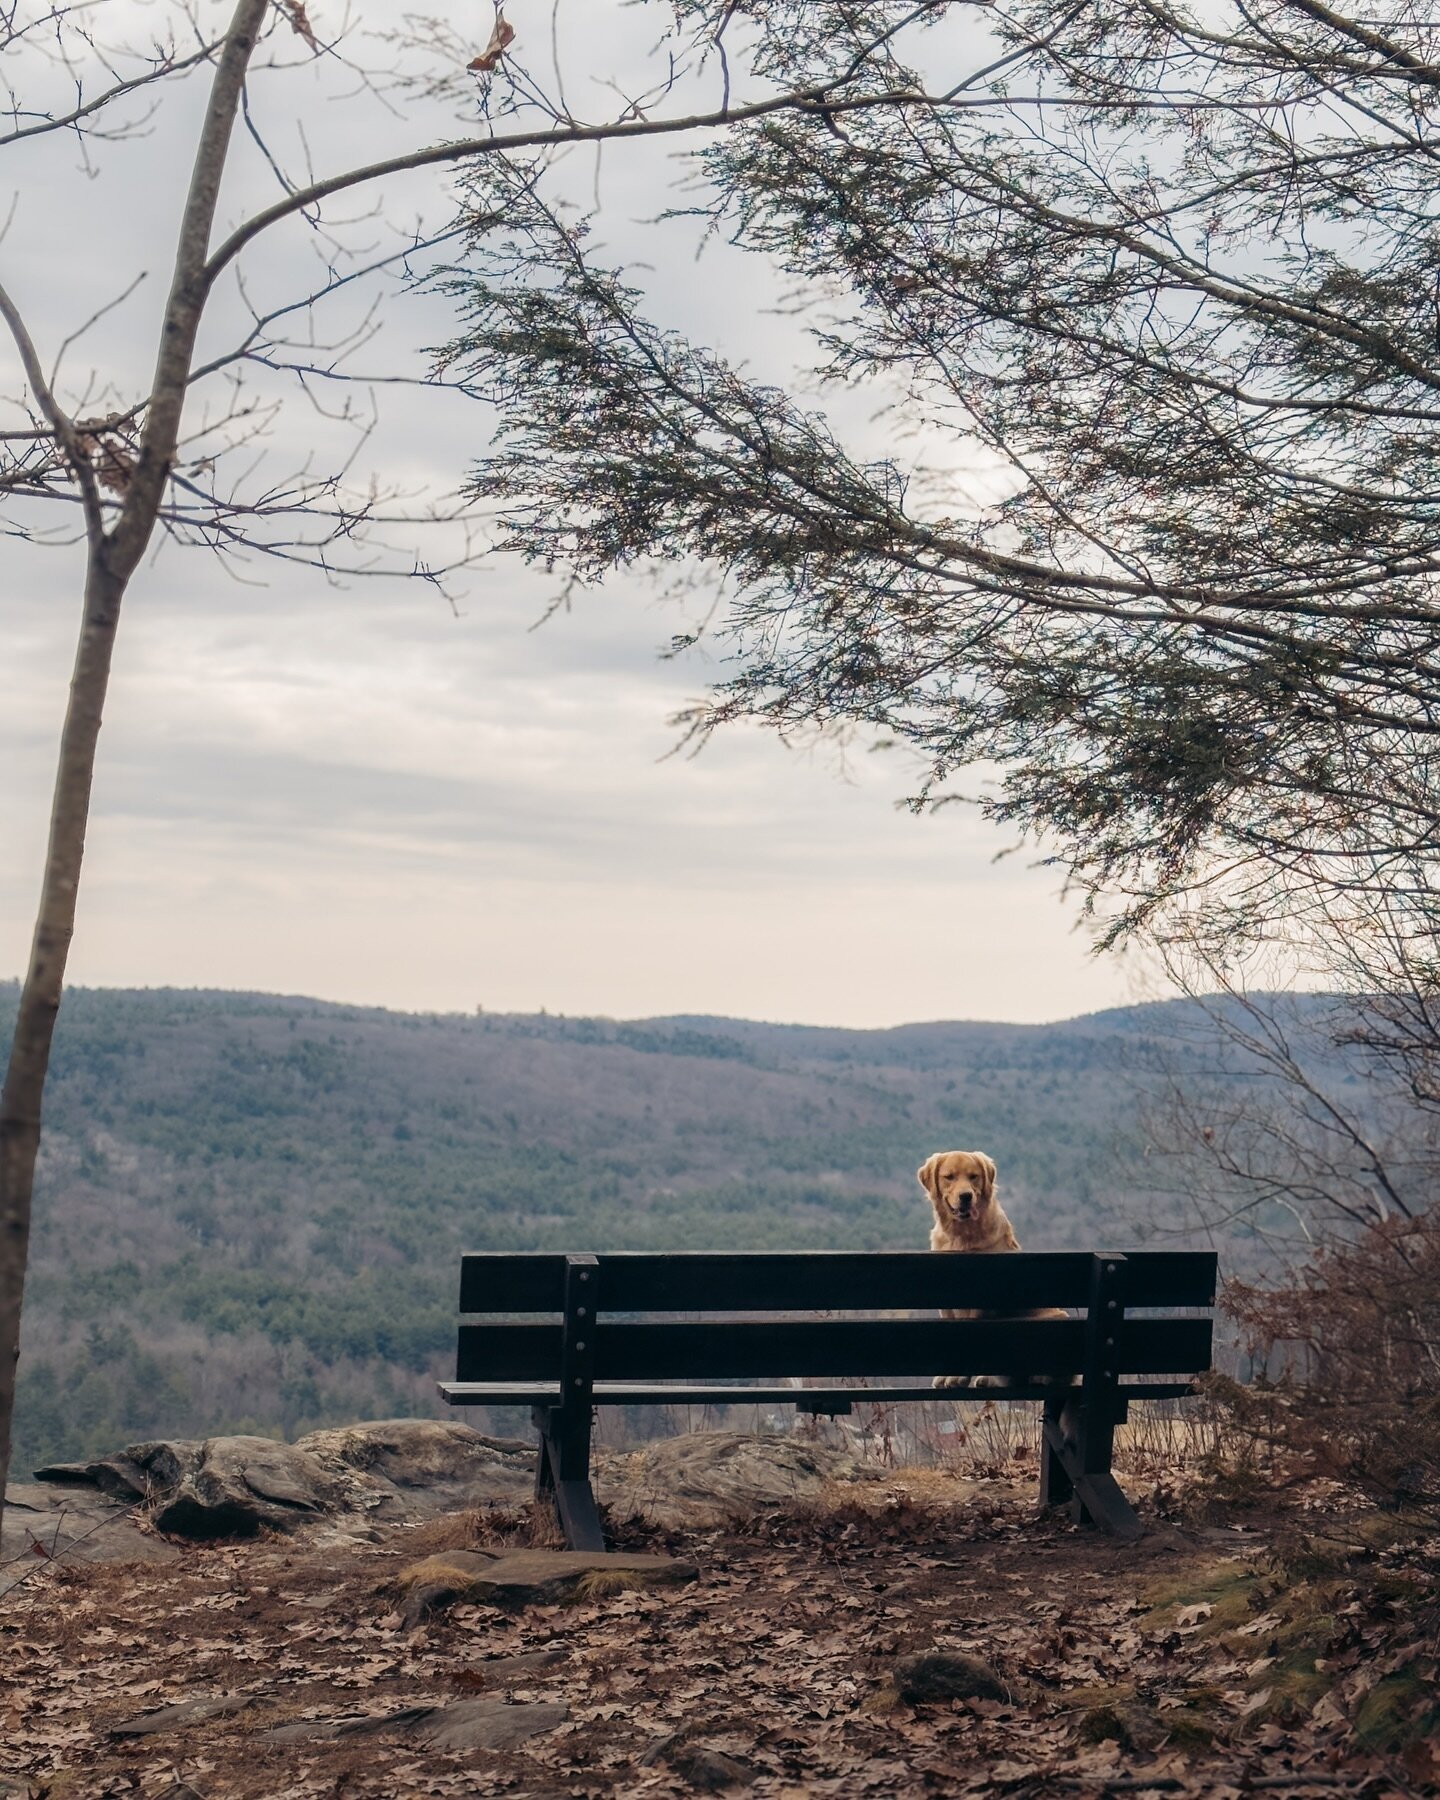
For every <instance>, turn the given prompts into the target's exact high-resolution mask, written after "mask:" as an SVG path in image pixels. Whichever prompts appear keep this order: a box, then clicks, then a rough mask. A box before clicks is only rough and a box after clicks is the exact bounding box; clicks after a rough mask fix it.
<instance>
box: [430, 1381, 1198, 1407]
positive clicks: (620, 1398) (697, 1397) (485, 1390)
mask: <svg viewBox="0 0 1440 1800" xmlns="http://www.w3.org/2000/svg"><path fill="white" fill-rule="evenodd" d="M437 1385H438V1387H439V1389H440V1393H441V1395H442V1396H443V1397H444V1399H446V1400H447V1401H448V1402H449V1403H450V1405H451V1406H547V1405H549V1406H558V1405H559V1403H560V1388H559V1385H558V1383H556V1382H553V1381H510V1382H489V1381H442V1382H439V1383H437ZM1054 1392H1055V1390H1054V1388H1053V1387H1050V1388H1045V1387H1040V1386H1036V1385H1033V1384H1029V1385H1023V1386H1017V1387H1013V1388H1006V1389H1004V1391H1003V1392H1000V1391H998V1390H997V1389H995V1388H930V1387H897V1386H886V1385H883V1384H881V1385H877V1386H874V1387H845V1388H838V1387H819V1388H796V1387H772V1386H768V1385H767V1386H763V1387H758V1386H757V1387H734V1386H725V1385H722V1384H720V1383H716V1382H698V1383H692V1382H674V1383H670V1384H665V1383H650V1384H648V1385H647V1384H645V1383H639V1382H620V1381H604V1382H597V1383H596V1384H595V1387H594V1389H593V1390H592V1394H591V1398H592V1399H593V1401H594V1403H595V1405H597V1406H804V1407H806V1408H819V1409H820V1410H823V1408H822V1407H821V1406H820V1403H822V1402H826V1401H854V1402H855V1404H856V1405H861V1404H870V1405H876V1404H886V1405H889V1404H892V1403H895V1402H905V1403H907V1404H908V1403H914V1402H919V1403H921V1404H928V1403H929V1402H931V1401H936V1402H939V1403H941V1404H943V1403H946V1402H952V1401H956V1400H961V1401H967V1402H971V1403H973V1404H976V1405H981V1404H983V1403H984V1402H985V1401H987V1400H999V1399H1003V1400H1044V1399H1049V1398H1051V1397H1052V1396H1053V1394H1054ZM1194 1392H1195V1383H1194V1382H1193V1381H1149V1380H1144V1379H1142V1380H1139V1381H1135V1382H1126V1383H1123V1384H1122V1385H1121V1388H1120V1393H1121V1396H1122V1398H1124V1399H1126V1400H1179V1399H1183V1398H1184V1397H1186V1396H1187V1395H1190V1394H1193V1393H1194Z"/></svg>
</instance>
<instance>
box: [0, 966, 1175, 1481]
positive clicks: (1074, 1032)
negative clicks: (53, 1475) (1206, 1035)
mask: <svg viewBox="0 0 1440 1800" xmlns="http://www.w3.org/2000/svg"><path fill="white" fill-rule="evenodd" d="M14 1001H15V990H14V988H13V986H9V987H0V1028H3V1027H4V1025H5V1023H6V1015H7V1013H9V1012H13V1007H14ZM1154 1010H1155V1009H1148V1008H1141V1009H1138V1010H1132V1011H1128V1012H1122V1013H1113V1014H1105V1015H1100V1016H1097V1017H1094V1018H1091V1019H1084V1020H1078V1021H1073V1022H1071V1023H1069V1024H1065V1025H1059V1026H1039V1027H1031V1026H1013V1025H986V1024H940V1025H915V1026H906V1027H902V1028H900V1029H897V1030H893V1031H872V1032H858V1031H840V1030H826V1029H808V1028H799V1027H780V1026H767V1025H756V1024H750V1023H745V1022H741V1021H729V1020H716V1019H702V1018H684V1019H662V1020H651V1021H646V1022H643V1023H636V1024H626V1023H617V1022H614V1021H610V1020H594V1019H562V1018H547V1017H543V1016H542V1017H464V1016H433V1015H432V1016H411V1015H405V1014H397V1013H386V1012H381V1011H376V1010H368V1009H360V1008H349V1007H338V1006H331V1005H324V1004H320V1003H317V1002H313V1001H307V1000H297V999H281V998H273V997H268V996H261V995H244V994H215V993H194V992H170V991H153V992H139V993H129V992H110V991H86V990H75V991H72V992H71V993H70V994H69V995H68V996H67V999H66V1005H65V1009H64V1012H63V1015H62V1022H61V1026H60V1030H59V1035H58V1039H57V1050H56V1058H55V1063H54V1068H53V1075H52V1081H51V1087H50V1093H49V1103H48V1114H47V1125H46V1135H45V1143H44V1148H43V1151H42V1165H41V1176H40V1189H39V1205H38V1218H37V1228H36V1240H35V1245H34V1255H33V1262H32V1276H31V1282H30V1288H29V1297H28V1302H27V1317H26V1328H25V1345H24V1357H23V1372H22V1403H21V1420H20V1427H19V1449H20V1459H19V1464H18V1466H20V1467H24V1466H25V1465H26V1463H27V1462H33V1461H34V1460H35V1459H36V1458H38V1457H44V1456H54V1455H59V1454H62V1453H63V1454H77V1453H79V1452H80V1451H82V1450H85V1449H88V1448H91V1447H96V1446H98V1445H100V1444H101V1443H106V1444H108V1443H111V1442H113V1441H114V1440H115V1439H116V1438H117V1437H122V1438H123V1437H126V1436H129V1437H134V1436H137V1435H144V1434H145V1433H147V1432H160V1431H164V1432H167V1433H171V1434H173V1433H177V1432H184V1431H193V1432H209V1431H215V1430H220V1429H222V1428H225V1429H233V1428H236V1427H242V1426H246V1425H249V1426H253V1427H255V1428H260V1429H267V1430H268V1429H277V1428H279V1429H283V1430H285V1431H287V1432H295V1431H298V1430H302V1429H305V1428H307V1427H310V1426H313V1425H316V1424H319V1423H322V1422H327V1421H330V1420H334V1419H338V1418H344V1417H354V1416H357V1415H360V1414H369V1415H375V1414H378V1413H387V1412H414V1411H431V1410H435V1409H436V1403H435V1401H434V1398H433V1387H432V1382H433V1377H434V1375H435V1374H436V1373H437V1372H439V1371H440V1370H442V1369H443V1368H444V1366H445V1363H446V1361H447V1359H448V1357H449V1355H450V1352H451V1347H452V1345H453V1336H454V1317H455V1315H454V1304H455V1293H456V1276H457V1270H456V1262H457V1258H458V1256H459V1254H460V1252H461V1251H462V1250H463V1249H512V1248H513V1249H520V1248H527V1249H528V1248H541V1249H543V1248H552V1249H562V1248H563V1249H572V1250H574V1249H605V1248H673V1249H716V1248H746V1249H762V1248H782V1247H797V1246H803V1245H811V1244H815V1245H824V1246H830V1247H846V1246H853V1247H857V1248H880V1247H887V1248H903V1247H907V1246H912V1247H917V1248H918V1247H920V1246H923V1244H924V1242H925V1235H926V1230H927V1212H926V1208H925V1205H924V1202H923V1199H922V1197H921V1195H920V1193H919V1190H918V1188H917V1186H916V1183H915V1178H914V1171H915V1168H916V1166H917V1165H918V1164H919V1163H920V1162H921V1161H922V1160H923V1159H924V1157H925V1156H926V1155H927V1154H928V1153H929V1152H930V1151H932V1150H934V1149H937V1148H943V1147H949V1146H965V1147H977V1148H983V1149H986V1150H988V1151H989V1152H990V1153H991V1154H992V1155H993V1156H994V1157H995V1158H996V1160H997V1162H998V1163H999V1165H1000V1170H1001V1179H1002V1183H1003V1188H1004V1194H1005V1198H1006V1200H1007V1203H1008V1205H1009V1208H1010V1210H1011V1212H1012V1214H1013V1215H1014V1216H1015V1218H1016V1219H1017V1222H1018V1224H1019V1227H1020V1231H1021V1235H1022V1239H1023V1241H1024V1242H1025V1243H1026V1244H1027V1246H1028V1247H1031V1248H1042V1247H1052V1248H1060V1247H1064V1246H1067V1245H1082V1244H1084V1245H1089V1244H1093V1243H1095V1242H1096V1241H1097V1240H1098V1239H1100V1238H1105V1239H1108V1240H1109V1241H1111V1242H1114V1241H1117V1240H1118V1239H1122V1238H1126V1239H1133V1238H1134V1236H1135V1235H1136V1231H1137V1228H1138V1227H1139V1226H1140V1225H1141V1224H1142V1223H1143V1221H1142V1220H1140V1219H1139V1218H1138V1217H1136V1216H1134V1214H1135V1212H1136V1211H1137V1209H1138V1208H1139V1202H1138V1201H1135V1202H1131V1203H1129V1204H1128V1206H1127V1201H1126V1198H1125V1196H1124V1195H1123V1194H1121V1195H1117V1194H1116V1193H1115V1192H1114V1188H1113V1183H1114V1179H1115V1177H1114V1168H1115V1153H1116V1149H1117V1144H1118V1141H1119V1139H1120V1137H1121V1136H1122V1135H1123V1132H1124V1129H1125V1126H1126V1124H1127V1120H1128V1119H1129V1118H1130V1116H1131V1113H1132V1110H1133V1107H1132V1087H1133V1080H1134V1071H1135V1070H1136V1068H1137V1067H1138V1066H1139V1065H1140V1064H1143V1062H1144V1061H1145V1059H1146V1055H1147V1046H1148V1044H1149V1041H1150V1040H1149V1033H1150V1029H1151V1027H1152V1025H1153V1024H1154V1023H1155V1022H1156V1021H1155V1020H1152V1019H1151V1014H1152V1012H1153V1011H1154Z"/></svg>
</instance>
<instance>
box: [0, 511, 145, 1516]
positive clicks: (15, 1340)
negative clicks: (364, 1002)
mask: <svg viewBox="0 0 1440 1800" xmlns="http://www.w3.org/2000/svg"><path fill="white" fill-rule="evenodd" d="M98 549H99V554H97V551H96V549H92V551H91V555H90V567H89V570H88V572H87V576H86V582H85V616H84V622H83V624H82V626H81V629H80V642H79V645H78V647H77V650H76V653H75V668H74V673H73V674H72V676H71V678H70V702H69V706H68V708H67V710H66V714H65V727H64V731H63V732H62V734H61V739H60V767H59V770H58V773H57V775H56V778H55V798H54V803H53V805H52V807H51V811H50V842H49V847H48V849H47V851H46V856H45V873H44V878H43V881H42V883H41V889H40V906H39V912H38V916H37V918H36V922H35V938H34V942H33V944H32V945H31V950H30V964H29V967H28V969H27V970H26V972H25V984H24V986H23V988H22V989H21V991H20V1012H19V1016H18V1018H17V1019H16V1021H15V1036H14V1038H13V1040H12V1042H11V1046H10V1061H9V1065H8V1067H7V1068H6V1071H5V1086H4V1090H3V1093H0V1495H3V1493H4V1489H5V1478H6V1476H7V1474H8V1472H9V1465H10V1425H11V1420H12V1418H13V1416H14V1409H15V1370H16V1360H17V1358H18V1357H19V1354H20V1308H21V1303H22V1301H23V1299H24V1291H25V1262H26V1254H27V1251H28V1249H29V1242H30V1211H31V1195H32V1193H33V1191H34V1181H35V1159H36V1155H37V1153H38V1151H39V1149H40V1107H41V1098H42V1095H43V1093H44V1089H45V1075H46V1071H47V1070H48V1069H49V1066H50V1045H51V1041H52V1039H53V1037H54V1034H55V1021H56V1019H57V1018H58V1016H59V1012H60V994H61V989H62V986H63V984H64V980H65V963H66V959H67V958H68V956H69V954H70V939H71V936H72V935H73V933H74V930H75V902H76V899H77V897H78V895H79V892H80V868H81V864H82V862H83V861H84V857H85V830H86V826H87V824H88V822H89V817H90V789H91V785H92V782H93V780H94V774H95V747H96V744H97V743H98V741H99V737H100V721H101V716H102V714H103V712H104V707H105V692H106V688H107V687H108V685H109V680H110V660H111V655H112V652H113V650H114V647H115V628H116V626H117V625H118V624H119V622H120V599H121V595H122V593H123V591H124V590H123V588H122V586H121V584H120V583H119V582H117V581H116V580H115V578H114V576H113V575H112V574H111V573H110V570H109V568H108V567H107V566H106V562H105V558H104V546H103V545H102V546H99V547H98Z"/></svg>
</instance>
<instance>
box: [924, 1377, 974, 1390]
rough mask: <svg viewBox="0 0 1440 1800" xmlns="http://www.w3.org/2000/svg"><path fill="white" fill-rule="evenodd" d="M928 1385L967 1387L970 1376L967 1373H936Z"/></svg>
mask: <svg viewBox="0 0 1440 1800" xmlns="http://www.w3.org/2000/svg"><path fill="white" fill-rule="evenodd" d="M930 1385H931V1387H936V1388H968V1387H969V1385H970V1377H969V1376H968V1375H937V1376H936V1377H935V1379H934V1380H933V1381H932V1382H931V1383H930Z"/></svg>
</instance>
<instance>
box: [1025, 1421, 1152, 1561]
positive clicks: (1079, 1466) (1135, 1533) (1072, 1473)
mask: <svg viewBox="0 0 1440 1800" xmlns="http://www.w3.org/2000/svg"><path fill="white" fill-rule="evenodd" d="M1115 1424H1116V1421H1115V1419H1114V1418H1113V1417H1112V1416H1110V1415H1109V1414H1108V1413H1106V1414H1103V1415H1102V1414H1101V1413H1100V1411H1099V1409H1098V1408H1096V1407H1094V1406H1086V1405H1085V1404H1084V1403H1083V1402H1082V1401H1078V1400H1074V1399H1070V1400H1061V1401H1059V1402H1058V1404H1057V1403H1056V1402H1053V1401H1046V1403H1045V1414H1044V1423H1043V1430H1044V1451H1043V1454H1042V1461H1041V1465H1040V1495H1041V1501H1042V1503H1048V1504H1059V1502H1060V1501H1061V1499H1062V1498H1068V1500H1069V1502H1070V1516H1071V1518H1072V1519H1074V1520H1075V1522H1076V1524H1078V1525H1098V1526H1099V1527H1100V1529H1101V1530H1102V1531H1106V1532H1109V1534H1110V1535H1111V1536H1112V1537H1117V1538H1121V1539H1124V1540H1125V1541H1127V1542H1129V1541H1133V1540H1134V1539H1135V1538H1138V1537H1139V1536H1140V1535H1141V1533H1142V1530H1143V1528H1142V1526H1141V1524H1140V1521H1139V1519H1138V1518H1137V1517H1136V1516H1135V1511H1134V1508H1133V1507H1132V1506H1131V1505H1130V1502H1129V1501H1128V1500H1127V1499H1126V1498H1125V1496H1124V1494H1123V1493H1122V1492H1121V1491H1120V1484H1119V1483H1118V1482H1117V1481H1116V1479H1115V1477H1114V1476H1113V1475H1112V1474H1111V1472H1110V1458H1111V1453H1112V1451H1113V1448H1114V1442H1115ZM1056 1469H1058V1471H1059V1476H1060V1481H1059V1482H1056V1481H1055V1479H1054V1476H1053V1475H1052V1473H1051V1471H1052V1470H1056ZM1062 1484H1063V1485H1062ZM1066 1488H1068V1492H1066ZM1047 1495H1049V1496H1053V1499H1051V1500H1049V1501H1048V1502H1047Z"/></svg>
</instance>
